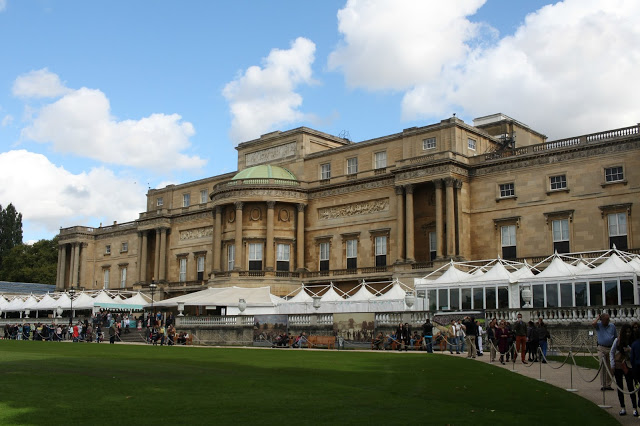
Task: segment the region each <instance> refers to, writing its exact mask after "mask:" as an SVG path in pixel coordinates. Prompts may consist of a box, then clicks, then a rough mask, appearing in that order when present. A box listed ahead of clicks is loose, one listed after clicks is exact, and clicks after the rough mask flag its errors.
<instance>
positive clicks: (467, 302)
mask: <svg viewBox="0 0 640 426" xmlns="http://www.w3.org/2000/svg"><path fill="white" fill-rule="evenodd" d="M462 309H466V310H469V309H471V289H470V288H463V289H462Z"/></svg>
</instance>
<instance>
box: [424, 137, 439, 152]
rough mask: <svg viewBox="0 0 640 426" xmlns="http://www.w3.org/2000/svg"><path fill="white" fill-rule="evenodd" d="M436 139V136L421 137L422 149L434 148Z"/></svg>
mask: <svg viewBox="0 0 640 426" xmlns="http://www.w3.org/2000/svg"><path fill="white" fill-rule="evenodd" d="M436 144H437V140H436V137H435V136H433V137H430V138H425V139H422V150H423V151H428V150H430V149H436Z"/></svg>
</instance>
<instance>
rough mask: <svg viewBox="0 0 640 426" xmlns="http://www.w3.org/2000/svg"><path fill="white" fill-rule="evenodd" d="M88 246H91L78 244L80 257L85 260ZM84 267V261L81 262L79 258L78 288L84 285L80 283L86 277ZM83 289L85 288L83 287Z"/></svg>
mask: <svg viewBox="0 0 640 426" xmlns="http://www.w3.org/2000/svg"><path fill="white" fill-rule="evenodd" d="M88 246H89V245H88V244H87V243H79V244H78V250H79V256H82V257H83V258H84V252H85V250H86V248H87V247H88ZM84 267H85V265H84V259H82V260H80V258H78V286H79V285H80V284H82V281H80V279H81V277H83V276H84ZM82 287H85V286H84V285H83V286H82Z"/></svg>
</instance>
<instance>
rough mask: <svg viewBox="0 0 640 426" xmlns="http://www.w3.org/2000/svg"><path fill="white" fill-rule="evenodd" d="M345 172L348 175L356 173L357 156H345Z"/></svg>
mask: <svg viewBox="0 0 640 426" xmlns="http://www.w3.org/2000/svg"><path fill="white" fill-rule="evenodd" d="M352 163H353V164H352ZM347 174H348V175H356V174H358V157H351V158H347Z"/></svg>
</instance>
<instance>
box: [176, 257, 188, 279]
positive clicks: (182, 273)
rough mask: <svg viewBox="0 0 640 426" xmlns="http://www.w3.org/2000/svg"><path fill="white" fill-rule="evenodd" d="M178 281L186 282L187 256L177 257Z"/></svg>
mask: <svg viewBox="0 0 640 426" xmlns="http://www.w3.org/2000/svg"><path fill="white" fill-rule="evenodd" d="M178 281H179V282H181V283H186V282H187V257H186V256H182V257H179V258H178Z"/></svg>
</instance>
